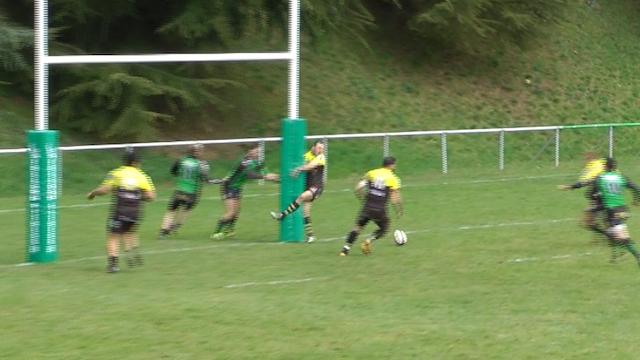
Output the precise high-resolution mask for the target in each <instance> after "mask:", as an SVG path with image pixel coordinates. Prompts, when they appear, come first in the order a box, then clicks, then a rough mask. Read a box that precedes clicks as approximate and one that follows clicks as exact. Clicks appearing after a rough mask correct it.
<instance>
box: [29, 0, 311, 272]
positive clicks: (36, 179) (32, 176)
mask: <svg viewBox="0 0 640 360" xmlns="http://www.w3.org/2000/svg"><path fill="white" fill-rule="evenodd" d="M34 5H35V9H34V10H35V13H34V29H35V34H34V36H35V39H34V40H35V41H34V42H35V47H34V72H35V74H34V75H35V76H34V78H35V81H34V82H35V84H34V85H35V91H34V102H35V109H34V113H35V115H34V116H35V121H34V123H35V124H34V130H33V131H29V132H28V134H27V142H28V146H27V148H28V160H27V161H28V165H29V170H28V171H29V174H28V176H27V179H28V184H27V185H28V186H27V188H28V194H27V196H28V201H27V203H28V205H27V216H28V218H27V261H29V262H49V261H54V260H56V259H57V256H58V255H57V222H58V219H57V200H58V191H57V188H58V174H59V169H58V165H59V163H58V151H59V148H58V132H57V131H51V130H49V104H48V102H49V101H48V94H49V74H48V70H49V65H56V64H113V63H168V62H214V61H283V60H284V61H288V62H289V86H288V119H285V120H284V121H283V143H285V142H286V143H295V144H304V135H305V133H299V132H294V133H291V134H289V133H288V132H287V131H285V130H286V124H287V122H292V121H294V120H298V121H297V122H296V123H301V124H302V125H305V124H304V120H301V119H299V118H298V116H299V96H300V90H299V79H300V0H290V1H289V49H288V51H286V52H267V53H225V54H150V55H66V56H49V54H48V50H49V44H48V32H49V16H48V9H49V1H48V0H35V4H34ZM305 126H306V125H305ZM289 136H297V137H300V136H302V138H297V139H290V138H289ZM283 148H285V147H284V146H283ZM290 155H291V153H288V154H287V157H288V156H290ZM301 155H302V154H299V157H300V158H301ZM284 157H285V154H284V153H283V159H284ZM287 164H288V165H292V164H295V162H288V163H287ZM285 170H286V173H289V170H291V169H289V168H287V169H285ZM300 181H301V180H298V181H297V182H300ZM283 187H285V186H284V185H283ZM284 190H286V189H284ZM285 193H286V191H282V194H283V195H281V197H283V198H284V194H285ZM282 201H285V199H283V200H282ZM282 201H281V202H282ZM286 201H288V198H287V199H286ZM291 220H292V221H297V222H300V224H299V225H300V226H299V227H300V229H301V228H302V219H301V218H300V219H297V218H295V217H294V218H292V219H291ZM285 225H289V226H290V225H291V224H289V222H283V223H282V225H281V228H284V227H285ZM281 232H283V231H281ZM301 236H302V234H301V231H300V234H299V236H297V237H296V239H288V240H295V241H300V240H302V239H301ZM281 238H282V237H281Z"/></svg>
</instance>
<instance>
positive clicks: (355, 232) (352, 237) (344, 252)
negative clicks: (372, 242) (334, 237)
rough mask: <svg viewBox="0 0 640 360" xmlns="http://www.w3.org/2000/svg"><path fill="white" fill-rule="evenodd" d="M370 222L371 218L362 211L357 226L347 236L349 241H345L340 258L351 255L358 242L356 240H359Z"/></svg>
mask: <svg viewBox="0 0 640 360" xmlns="http://www.w3.org/2000/svg"><path fill="white" fill-rule="evenodd" d="M368 222H369V217H368V216H367V214H366V213H365V211H361V212H360V215H359V216H358V219H357V220H356V225H355V226H354V227H353V229H352V230H351V231H350V232H349V234H347V239H346V241H345V244H344V246H343V247H342V250H341V251H340V256H347V255H349V251H351V247H352V246H353V244H354V243H355V242H356V240H357V239H358V235H360V232H361V231H362V229H363V228H364V227H365V226H366V225H367V223H368Z"/></svg>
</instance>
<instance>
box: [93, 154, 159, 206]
mask: <svg viewBox="0 0 640 360" xmlns="http://www.w3.org/2000/svg"><path fill="white" fill-rule="evenodd" d="M102 186H108V187H110V188H111V190H112V191H113V195H114V203H113V206H114V210H113V211H115V212H117V213H126V214H127V215H128V216H129V217H132V218H135V217H137V215H138V213H139V208H140V202H141V201H142V192H143V191H155V186H154V185H153V182H152V181H151V179H150V178H149V176H147V174H145V173H144V172H143V171H142V170H140V169H138V168H136V167H133V166H121V167H119V168H117V169H114V170H112V171H110V172H109V174H108V175H107V177H106V179H105V180H104V181H103V182H102Z"/></svg>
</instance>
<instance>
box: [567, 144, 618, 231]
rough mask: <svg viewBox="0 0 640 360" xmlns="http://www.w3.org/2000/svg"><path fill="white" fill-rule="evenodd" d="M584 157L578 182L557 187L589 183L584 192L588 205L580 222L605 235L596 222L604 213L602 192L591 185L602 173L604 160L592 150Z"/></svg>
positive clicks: (571, 187) (579, 185)
mask: <svg viewBox="0 0 640 360" xmlns="http://www.w3.org/2000/svg"><path fill="white" fill-rule="evenodd" d="M584 157H585V166H584V168H583V169H582V172H581V173H580V178H579V179H578V182H576V183H575V184H571V185H560V186H559V188H560V189H561V190H571V189H575V188H578V187H582V186H583V185H585V184H591V185H589V186H587V191H586V192H585V197H586V198H587V200H588V201H589V205H588V206H587V208H586V209H585V210H584V216H583V220H582V223H583V226H584V227H585V228H587V229H588V230H591V231H593V232H595V233H597V234H601V235H604V236H607V234H606V232H605V230H604V228H603V227H601V226H599V225H598V223H597V218H598V214H601V213H604V205H603V204H602V194H601V193H600V191H599V190H598V187H597V186H595V185H593V183H592V182H593V180H595V179H596V178H597V177H598V176H599V175H601V174H602V173H604V170H605V160H604V159H602V158H599V157H598V156H597V155H596V154H595V153H594V152H587V153H585V155H584Z"/></svg>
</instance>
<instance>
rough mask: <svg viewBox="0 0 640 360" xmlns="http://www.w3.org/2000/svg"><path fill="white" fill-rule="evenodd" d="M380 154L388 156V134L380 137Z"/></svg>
mask: <svg viewBox="0 0 640 360" xmlns="http://www.w3.org/2000/svg"><path fill="white" fill-rule="evenodd" d="M382 156H383V157H387V156H389V135H385V136H384V138H383V139H382Z"/></svg>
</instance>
